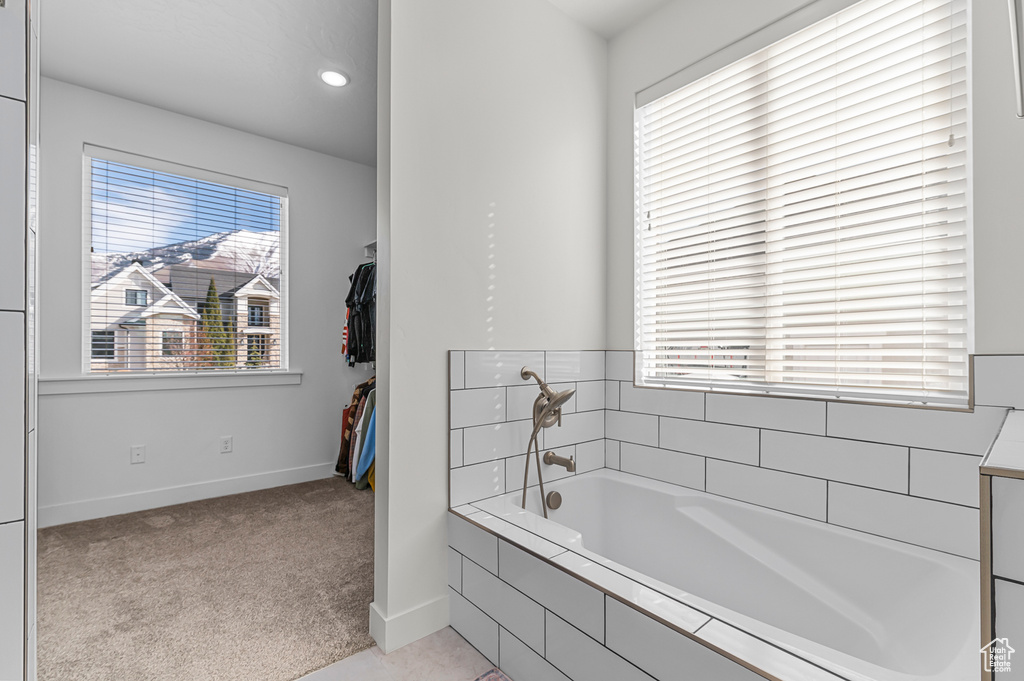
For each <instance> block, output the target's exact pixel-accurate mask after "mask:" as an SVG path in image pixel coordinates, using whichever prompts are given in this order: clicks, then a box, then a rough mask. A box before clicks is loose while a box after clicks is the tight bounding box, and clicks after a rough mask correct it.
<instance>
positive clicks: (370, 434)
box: [355, 405, 377, 489]
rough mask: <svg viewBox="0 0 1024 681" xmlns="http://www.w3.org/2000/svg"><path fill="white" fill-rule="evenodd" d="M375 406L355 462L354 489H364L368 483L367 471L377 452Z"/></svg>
mask: <svg viewBox="0 0 1024 681" xmlns="http://www.w3.org/2000/svg"><path fill="white" fill-rule="evenodd" d="M376 435H377V407H376V405H374V409H373V412H371V413H370V421H369V423H368V424H367V426H366V432H365V433H364V435H363V451H362V453H361V454H360V455H359V462H358V463H357V464H356V475H355V480H356V489H366V488H367V486H368V485H369V484H370V482H369V472H370V466H372V465H373V463H374V461H373V459H374V457H375V455H376V453H377V437H376Z"/></svg>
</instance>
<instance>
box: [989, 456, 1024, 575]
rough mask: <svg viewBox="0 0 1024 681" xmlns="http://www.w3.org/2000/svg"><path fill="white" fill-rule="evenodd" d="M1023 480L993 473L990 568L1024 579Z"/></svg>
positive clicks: (998, 573) (994, 572)
mask: <svg viewBox="0 0 1024 681" xmlns="http://www.w3.org/2000/svg"><path fill="white" fill-rule="evenodd" d="M1022 518H1024V480H1018V479H1016V478H1001V477H995V476H993V477H992V572H993V574H996V575H998V576H1000V577H1006V578H1008V579H1015V580H1017V581H1018V582H1024V523H1022V522H1021V519H1022Z"/></svg>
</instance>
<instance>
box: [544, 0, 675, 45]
mask: <svg viewBox="0 0 1024 681" xmlns="http://www.w3.org/2000/svg"><path fill="white" fill-rule="evenodd" d="M549 2H550V3H551V4H552V5H555V6H556V7H558V8H559V9H561V10H562V11H563V12H565V13H566V14H568V15H569V16H570V17H572V18H573V19H575V20H576V21H578V22H579V23H581V24H583V25H584V26H586V27H587V28H589V29H590V30H591V31H593V32H594V33H597V34H598V35H600V36H602V37H604V38H613V37H615V36H616V35H617V34H619V33H621V32H622V31H624V30H625V29H627V28H629V27H630V26H632V25H633V24H635V23H636V22H638V21H639V20H640V19H643V18H644V17H646V16H647V15H648V14H650V13H652V12H653V11H655V10H656V9H658V8H659V7H661V6H662V5H665V4H667V3H668V2H669V0H549Z"/></svg>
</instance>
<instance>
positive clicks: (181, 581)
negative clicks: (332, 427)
mask: <svg viewBox="0 0 1024 681" xmlns="http://www.w3.org/2000/svg"><path fill="white" fill-rule="evenodd" d="M372 599H373V494H372V493H370V491H369V490H364V491H356V490H355V489H354V488H353V486H352V485H351V484H350V483H347V482H345V481H344V480H342V479H341V478H332V479H330V480H318V481H315V482H309V483H303V484H300V485H289V486H287V487H278V488H275V489H270V490H263V491H259V492H251V493H248V494H238V495H234V496H230V497H221V498H219V499H209V500H205V501H198V502H194V503H190V504H182V505H180V506H169V507H166V508H160V509H154V510H152V511H143V512H140V513H132V514H128V515H122V516H114V517H112V518H102V519H99V520H90V521H86V522H81V523H73V524H69V525H61V526H58V527H51V528H46V529H44V530H40V532H39V602H38V641H39V648H38V650H39V679H40V681H93V680H97V681H98V680H100V679H102V680H103V681H115V680H116V681H186V680H187V681H198V680H207V679H208V680H210V681H235V680H237V681H257V680H258V681H290V680H291V679H296V678H298V677H300V676H302V675H304V674H306V673H309V672H311V671H313V670H315V669H319V668H321V667H324V666H326V665H328V664H331V663H334V662H336V661H338V660H341V659H342V658H345V657H347V656H349V655H352V654H354V653H356V652H359V651H360V650H363V649H365V648H368V647H370V646H371V645H372V644H373V640H372V639H371V638H370V635H369V631H368V619H369V604H370V601H371V600H372Z"/></svg>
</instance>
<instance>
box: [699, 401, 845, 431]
mask: <svg viewBox="0 0 1024 681" xmlns="http://www.w3.org/2000/svg"><path fill="white" fill-rule="evenodd" d="M706 410H707V411H706V414H705V418H706V419H707V420H708V421H716V422H718V423H732V424H735V425H739V426H754V427H757V428H771V429H773V430H788V431H790V432H794V433H810V434H811V435H824V434H825V403H824V402H822V401H819V400H798V399H786V398H783V397H763V396H761V395H716V394H715V393H708V394H707V403H706ZM830 434H833V435H834V433H830Z"/></svg>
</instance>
